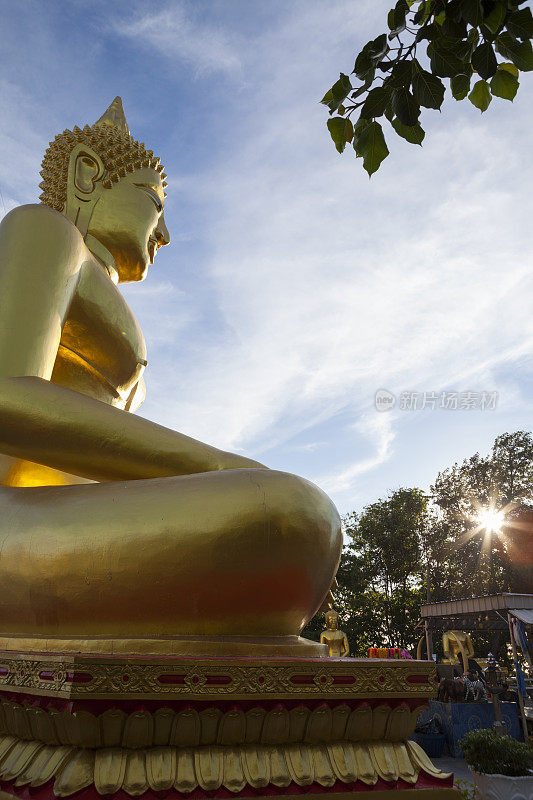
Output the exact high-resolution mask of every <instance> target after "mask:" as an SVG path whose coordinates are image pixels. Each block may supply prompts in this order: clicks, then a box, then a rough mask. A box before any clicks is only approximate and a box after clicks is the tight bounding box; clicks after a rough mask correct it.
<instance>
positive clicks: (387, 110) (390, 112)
mask: <svg viewBox="0 0 533 800" xmlns="http://www.w3.org/2000/svg"><path fill="white" fill-rule="evenodd" d="M383 113H384V114H385V116H386V118H387V119H388V120H389V122H392V120H393V117H394V111H393V110H392V95H391V97H390V98H389V102H388V103H387V105H386V106H385V111H384V112H383Z"/></svg>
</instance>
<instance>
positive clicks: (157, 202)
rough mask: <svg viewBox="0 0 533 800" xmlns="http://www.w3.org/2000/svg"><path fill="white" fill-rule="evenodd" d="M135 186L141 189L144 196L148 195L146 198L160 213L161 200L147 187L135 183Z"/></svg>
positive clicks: (161, 208)
mask: <svg viewBox="0 0 533 800" xmlns="http://www.w3.org/2000/svg"><path fill="white" fill-rule="evenodd" d="M135 186H137V187H138V188H139V189H141V190H142V191H143V192H144V193H145V194H147V195H148V197H149V198H150V199H151V200H153V201H154V205H155V207H156V208H157V210H158V212H159V213H161V211H162V210H163V204H162V202H161V200H160V199H159V196H158V194H157V193H156V192H154V191H153V190H152V189H149V188H148V186H143V185H142V184H140V183H136V184H135Z"/></svg>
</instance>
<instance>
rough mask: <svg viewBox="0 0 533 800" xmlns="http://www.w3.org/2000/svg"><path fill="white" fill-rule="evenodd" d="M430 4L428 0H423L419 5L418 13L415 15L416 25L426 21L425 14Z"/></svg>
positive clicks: (414, 21)
mask: <svg viewBox="0 0 533 800" xmlns="http://www.w3.org/2000/svg"><path fill="white" fill-rule="evenodd" d="M428 5H429V2H428V0H422V2H421V3H420V5H419V6H418V9H417V11H416V14H415V15H414V17H413V23H414V24H415V25H420V23H421V22H423V21H424V16H425V14H426V6H428ZM426 19H427V17H426Z"/></svg>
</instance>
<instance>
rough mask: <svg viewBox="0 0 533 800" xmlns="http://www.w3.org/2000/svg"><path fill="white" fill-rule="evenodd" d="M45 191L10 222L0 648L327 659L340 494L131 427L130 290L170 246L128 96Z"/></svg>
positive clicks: (70, 134) (81, 139) (137, 422)
mask: <svg viewBox="0 0 533 800" xmlns="http://www.w3.org/2000/svg"><path fill="white" fill-rule="evenodd" d="M41 175H42V176H43V182H42V183H41V184H40V185H41V188H42V194H41V197H40V199H41V204H35V205H25V206H21V207H18V208H15V209H14V210H13V211H11V212H10V213H9V214H7V216H6V217H5V218H4V220H3V221H2V224H1V226H0V296H1V298H2V305H1V309H0V453H1V454H2V455H0V459H1V468H2V486H1V487H0V507H1V509H2V515H1V520H0V528H1V561H0V567H1V569H0V592H1V597H2V600H1V606H0V648H2V649H26V650H31V649H34V650H41V651H42V650H50V651H53V650H57V651H59V650H61V651H63V652H64V651H71V652H72V651H79V650H83V652H88V653H90V652H104V653H108V652H113V653H120V652H123V653H145V652H146V653H176V654H180V653H194V654H197V653H200V654H203V653H206V654H209V653H215V654H216V653H221V652H223V653H227V652H235V653H239V652H244V653H248V652H250V653H252V652H253V653H256V654H257V653H262V652H264V653H267V654H268V653H272V654H273V655H284V654H292V653H301V654H312V653H314V654H323V653H324V650H325V648H320V646H319V645H316V644H312V643H309V642H306V640H303V639H301V638H299V633H300V631H301V629H302V627H303V626H304V625H305V623H306V622H307V621H308V620H309V619H310V618H311V617H312V616H313V615H314V614H315V613H316V611H317V609H318V608H319V607H320V605H321V603H322V601H323V599H324V597H325V596H326V594H327V592H328V589H329V587H330V584H331V582H332V580H333V577H334V575H335V572H336V569H337V566H338V561H339V557H340V550H341V528H340V520H339V516H338V513H337V511H336V509H335V507H334V506H333V504H332V503H331V501H330V500H329V499H328V497H327V496H326V495H325V494H324V493H323V492H322V491H321V490H320V489H318V488H317V487H316V486H314V485H313V484H312V483H310V482H309V481H307V480H304V479H302V478H299V477H296V476H294V475H291V474H288V473H284V472H278V471H274V470H269V469H267V468H266V467H265V466H264V465H263V464H260V463H259V462H257V461H253V460H251V459H249V458H245V457H243V456H241V455H236V454H233V453H228V452H224V451H221V450H219V449H217V448H215V447H212V446H210V445H207V444H203V443H202V442H199V441H196V440H195V439H192V438H190V437H189V436H186V435H184V434H182V433H177V432H175V431H173V430H170V429H168V428H165V427H162V426H161V425H157V424H155V423H153V422H150V421H148V420H146V419H143V418H141V417H138V416H135V415H134V414H133V413H131V412H134V411H135V410H136V409H137V408H138V406H139V404H140V403H141V402H142V400H143V397H144V388H143V371H144V368H145V366H146V363H147V362H146V348H145V342H144V338H143V335H142V333H141V330H140V328H139V325H138V323H137V321H136V319H135V317H134V316H133V313H132V312H131V310H130V308H129V307H128V305H127V304H126V301H125V299H124V297H123V296H122V294H121V292H120V290H119V284H120V283H126V282H129V281H141V280H143V279H144V278H145V276H146V274H147V271H148V269H149V266H150V265H151V264H153V262H154V258H155V256H156V253H157V252H158V250H159V248H160V247H162V246H164V245H167V244H169V241H170V237H169V233H168V231H167V228H166V225H165V220H164V213H163V211H164V203H165V193H164V187H165V186H166V182H165V177H166V176H165V174H164V172H163V167H162V165H161V163H160V160H159V158H157V157H155V156H154V154H153V152H152V151H150V150H148V149H146V147H145V146H144V145H143V144H141V143H139V142H137V141H135V140H134V139H133V137H132V136H131V135H130V132H129V128H128V126H127V123H126V119H125V116H124V112H123V108H122V103H121V100H120V98H116V99H115V100H114V102H113V103H112V104H111V106H110V107H109V109H108V110H107V111H106V112H105V114H104V115H103V116H102V117H101V118H100V119H99V120H98V122H96V123H95V124H94V125H93V126H91V127H89V126H87V125H86V126H85V127H84V128H83V129H80V128H78V127H74V129H73V130H72V131H69V130H66V131H64V132H63V133H62V134H60V135H59V136H56V138H55V140H54V141H53V142H51V143H50V146H49V148H48V149H47V151H46V154H45V156H44V160H43V167H42V172H41Z"/></svg>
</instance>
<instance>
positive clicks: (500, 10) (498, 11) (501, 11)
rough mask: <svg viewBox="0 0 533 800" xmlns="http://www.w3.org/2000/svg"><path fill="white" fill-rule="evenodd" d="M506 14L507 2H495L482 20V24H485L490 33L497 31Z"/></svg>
mask: <svg viewBox="0 0 533 800" xmlns="http://www.w3.org/2000/svg"><path fill="white" fill-rule="evenodd" d="M506 14H507V3H496V5H495V6H494V8H493V9H492V11H491V12H490V14H488V15H487V16H486V17H485V19H484V20H483V25H485V26H486V27H487V28H488V29H489V31H490V32H491V33H498V31H499V30H500V28H501V27H502V25H503V23H504V21H505V16H506Z"/></svg>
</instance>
